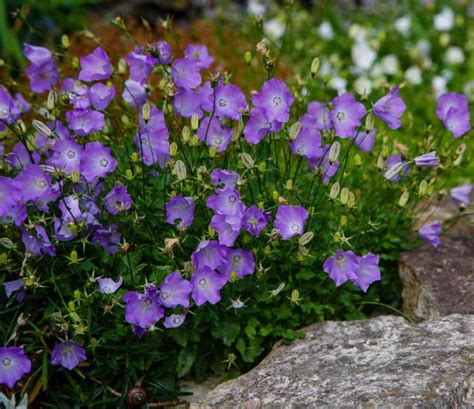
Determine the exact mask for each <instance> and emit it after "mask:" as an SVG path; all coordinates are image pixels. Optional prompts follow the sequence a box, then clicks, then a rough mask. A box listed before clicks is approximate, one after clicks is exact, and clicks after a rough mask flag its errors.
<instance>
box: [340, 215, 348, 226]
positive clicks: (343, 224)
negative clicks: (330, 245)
mask: <svg viewBox="0 0 474 409" xmlns="http://www.w3.org/2000/svg"><path fill="white" fill-rule="evenodd" d="M339 224H340V225H341V227H345V226H347V216H346V215H345V214H343V215H342V216H341V220H340V221H339Z"/></svg>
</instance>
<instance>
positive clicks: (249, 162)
mask: <svg viewBox="0 0 474 409" xmlns="http://www.w3.org/2000/svg"><path fill="white" fill-rule="evenodd" d="M240 160H241V161H242V163H243V164H244V166H245V167H246V168H247V169H252V168H253V167H254V166H255V161H254V160H253V159H252V157H251V156H250V155H249V154H248V153H247V152H243V153H241V154H240Z"/></svg>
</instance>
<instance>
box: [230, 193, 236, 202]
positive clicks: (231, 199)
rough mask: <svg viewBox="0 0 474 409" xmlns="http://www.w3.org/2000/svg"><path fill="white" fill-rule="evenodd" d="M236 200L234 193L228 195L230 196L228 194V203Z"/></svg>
mask: <svg viewBox="0 0 474 409" xmlns="http://www.w3.org/2000/svg"><path fill="white" fill-rule="evenodd" d="M236 200H237V198H236V197H235V196H234V195H230V196H229V202H230V203H235V202H236Z"/></svg>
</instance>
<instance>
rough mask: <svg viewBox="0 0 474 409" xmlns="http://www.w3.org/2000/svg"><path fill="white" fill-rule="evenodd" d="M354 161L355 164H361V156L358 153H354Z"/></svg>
mask: <svg viewBox="0 0 474 409" xmlns="http://www.w3.org/2000/svg"><path fill="white" fill-rule="evenodd" d="M354 163H355V165H356V166H361V165H362V156H360V155H359V154H358V153H356V154H355V155H354Z"/></svg>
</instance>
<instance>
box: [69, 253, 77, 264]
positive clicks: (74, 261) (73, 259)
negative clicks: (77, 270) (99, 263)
mask: <svg viewBox="0 0 474 409" xmlns="http://www.w3.org/2000/svg"><path fill="white" fill-rule="evenodd" d="M69 261H70V262H71V264H77V263H78V262H79V258H78V257H77V251H76V250H73V251H71V254H70V255H69Z"/></svg>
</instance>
